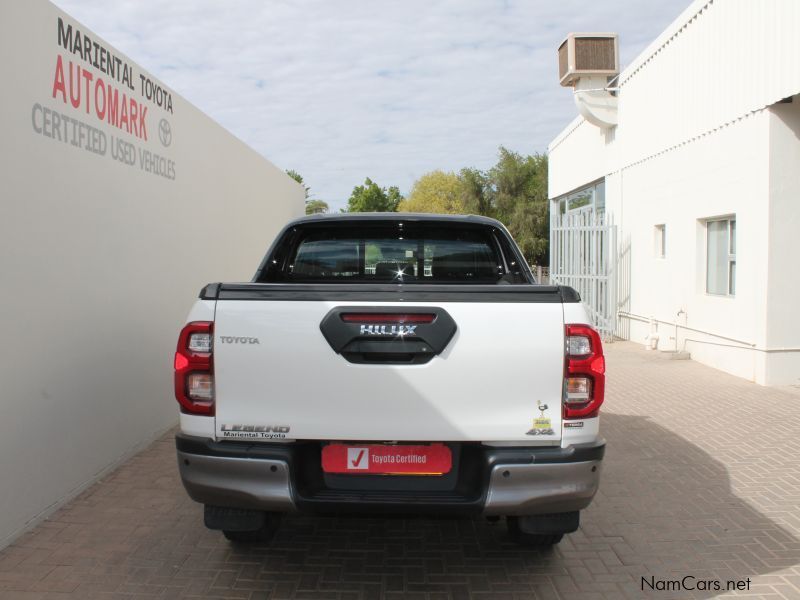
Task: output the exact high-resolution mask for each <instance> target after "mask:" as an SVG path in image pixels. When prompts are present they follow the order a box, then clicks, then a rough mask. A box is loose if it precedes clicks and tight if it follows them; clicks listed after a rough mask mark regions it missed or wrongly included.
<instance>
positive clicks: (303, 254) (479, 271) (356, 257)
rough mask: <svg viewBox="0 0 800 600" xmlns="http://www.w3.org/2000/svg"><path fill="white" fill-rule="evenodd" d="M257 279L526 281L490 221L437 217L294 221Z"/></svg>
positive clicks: (269, 280)
mask: <svg viewBox="0 0 800 600" xmlns="http://www.w3.org/2000/svg"><path fill="white" fill-rule="evenodd" d="M266 267H267V268H266V269H265V270H264V272H263V273H262V277H261V278H260V280H259V281H261V282H264V283H268V282H298V283H299V282H303V283H403V284H406V283H407V284H414V283H473V284H493V283H527V282H528V279H527V278H526V277H525V273H524V271H523V269H522V267H521V265H520V264H519V260H518V258H517V256H516V253H514V252H513V251H511V249H510V247H509V244H508V241H507V240H505V239H504V237H501V236H499V235H497V232H496V230H495V229H494V228H492V227H486V226H481V227H475V226H472V227H454V226H452V225H449V226H443V225H441V224H437V223H403V224H402V225H400V224H399V223H395V224H371V223H361V224H358V226H353V225H352V224H351V225H350V226H345V227H342V226H327V227H322V226H319V225H318V226H315V227H309V226H306V227H298V228H295V229H294V230H292V231H288V232H286V234H285V235H284V237H283V239H282V240H281V241H280V242H279V243H278V244H277V245H276V247H275V250H274V251H273V256H271V257H268V261H267V264H266Z"/></svg>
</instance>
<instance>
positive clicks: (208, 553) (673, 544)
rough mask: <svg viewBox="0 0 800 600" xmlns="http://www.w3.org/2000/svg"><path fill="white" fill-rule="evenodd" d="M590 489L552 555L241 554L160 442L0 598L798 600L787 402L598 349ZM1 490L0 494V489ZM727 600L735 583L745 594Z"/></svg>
mask: <svg viewBox="0 0 800 600" xmlns="http://www.w3.org/2000/svg"><path fill="white" fill-rule="evenodd" d="M608 355H609V360H608V363H609V382H610V385H609V390H608V400H607V403H606V406H605V411H604V413H603V431H604V433H605V435H606V437H607V438H608V441H609V445H608V451H607V454H606V461H605V467H604V468H605V471H604V477H603V480H602V484H601V490H600V492H599V494H598V496H597V497H596V499H595V502H594V504H593V505H592V507H591V508H590V509H589V510H587V511H586V512H585V513H584V518H583V525H582V527H581V529H580V530H579V531H578V532H576V533H574V534H572V535H569V536H567V537H566V538H565V540H564V541H563V542H562V543H561V544H560V545H559V546H558V547H557V548H556V549H555V550H553V551H551V552H539V551H531V550H528V549H522V548H518V547H516V546H514V545H513V544H512V543H511V542H510V541H509V540H508V538H507V535H506V532H505V527H504V524H503V523H502V522H500V523H497V524H490V523H487V522H485V521H483V520H474V521H471V520H444V519H385V520H384V519H368V520H364V519H357V518H308V517H295V518H290V519H286V520H284V522H283V524H282V526H281V528H280V530H279V533H278V535H277V538H276V539H275V540H274V541H273V542H272V543H271V544H269V545H264V546H260V547H255V548H252V549H249V550H241V549H238V548H233V547H231V546H230V545H229V544H228V543H227V542H226V541H225V540H224V539H223V538H222V536H221V535H218V534H216V533H212V532H208V531H206V530H205V529H204V528H203V526H202V512H201V509H200V507H199V506H198V505H195V504H194V503H192V502H191V501H189V500H188V499H187V498H186V496H185V494H184V492H183V489H182V488H181V486H180V483H179V481H178V478H177V473H176V466H175V461H174V450H173V446H172V441H171V438H170V437H169V436H165V437H164V438H163V439H161V440H159V441H158V442H156V443H155V444H153V445H152V446H151V447H150V448H148V449H147V450H146V451H144V452H142V453H141V454H140V455H138V456H136V457H135V458H133V459H132V460H131V461H129V462H128V463H127V464H125V465H124V466H123V467H121V468H120V469H118V470H117V471H116V472H114V473H113V474H111V475H110V476H109V477H107V478H106V479H105V480H104V481H102V482H100V483H98V484H97V485H95V486H93V487H92V488H90V489H89V490H87V491H86V492H85V493H83V494H82V495H81V496H80V497H79V498H78V499H76V500H75V501H74V502H72V503H71V504H69V505H68V506H66V507H65V508H63V509H62V510H60V511H59V512H57V513H56V514H55V515H53V517H52V518H51V519H50V520H48V521H47V522H45V523H43V524H42V525H40V526H39V527H38V528H36V529H35V530H33V531H31V532H30V533H28V534H26V535H25V536H23V537H22V538H21V539H19V540H18V541H17V543H16V544H14V545H13V546H11V547H9V548H7V549H6V550H5V551H3V552H2V553H0V598H3V599H6V598H14V599H16V598H19V599H28V598H30V599H33V598H53V599H55V598H59V599H62V598H64V599H65V598H80V599H82V600H83V599H92V598H105V599H109V600H117V599H123V598H125V599H129V598H179V597H180V598H245V599H252V600H256V599H261V598H335V599H342V600H344V599H346V598H353V599H356V598H364V599H367V598H381V597H385V598H397V599H399V598H410V599H420V600H421V599H428V600H439V599H441V600H445V599H452V600H457V599H463V598H469V597H474V598H486V599H493V600H494V599H499V600H502V599H506V598H507V599H520V598H619V597H630V598H639V597H646V598H692V597H696V598H710V597H714V596H715V595H717V594H719V593H720V592H716V591H700V590H695V591H686V590H684V591H680V592H677V591H672V592H669V591H650V589H649V588H648V587H645V590H642V578H643V577H645V578H647V579H648V581H649V580H650V577H653V578H654V580H653V584H654V585H655V586H656V587H658V586H659V583H658V582H659V581H661V582H662V583H661V584H660V585H661V586H663V585H666V583H664V582H665V581H666V580H674V579H681V578H683V577H684V576H687V575H689V576H692V577H695V578H696V579H694V580H691V579H688V580H687V583H691V582H694V584H695V585H697V584H698V583H699V582H700V581H701V580H719V581H721V585H722V586H723V587H724V586H725V585H726V581H727V580H741V581H743V582H745V580H746V579H747V578H749V579H750V586H749V587H750V589H749V592H741V593H742V594H749V595H750V596H751V597H763V598H800V566H798V564H799V563H800V541H799V538H800V435H798V431H797V430H798V425H800V394H798V393H796V392H794V393H793V392H792V391H791V390H776V389H768V388H762V387H759V386H756V385H754V384H750V383H747V382H744V381H742V380H740V379H737V378H734V377H731V376H728V375H725V374H723V373H720V372H718V371H714V370H712V369H709V368H706V367H703V366H701V365H698V364H696V363H694V362H691V361H669V360H666V359H664V358H661V357H659V356H657V355H654V354H652V353H649V352H647V351H645V350H642V349H641V348H640V347H639V346H635V345H633V344H629V343H616V344H613V345H610V346H609V347H608ZM5 484H7V482H4V483H3V485H5ZM742 585H745V583H743V584H742Z"/></svg>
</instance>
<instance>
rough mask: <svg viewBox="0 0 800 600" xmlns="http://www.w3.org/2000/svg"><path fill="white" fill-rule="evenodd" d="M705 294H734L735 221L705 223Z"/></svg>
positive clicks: (725, 219) (715, 220) (728, 219)
mask: <svg viewBox="0 0 800 600" xmlns="http://www.w3.org/2000/svg"><path fill="white" fill-rule="evenodd" d="M706 292H707V293H709V294H717V295H721V296H733V295H735V294H736V219H735V218H732V217H728V218H723V219H713V220H708V221H706Z"/></svg>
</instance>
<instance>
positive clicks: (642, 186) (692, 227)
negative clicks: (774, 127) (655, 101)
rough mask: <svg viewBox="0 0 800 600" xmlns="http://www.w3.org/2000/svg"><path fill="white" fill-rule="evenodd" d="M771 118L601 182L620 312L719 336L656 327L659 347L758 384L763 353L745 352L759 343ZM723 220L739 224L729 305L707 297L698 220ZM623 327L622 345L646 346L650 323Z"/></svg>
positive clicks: (760, 117)
mask: <svg viewBox="0 0 800 600" xmlns="http://www.w3.org/2000/svg"><path fill="white" fill-rule="evenodd" d="M769 118H770V115H769V111H766V110H765V111H761V112H759V113H756V114H754V115H751V116H749V117H748V118H746V119H743V120H741V121H737V122H736V123H734V124H733V125H730V126H728V127H724V128H722V129H720V130H718V131H716V132H714V133H713V134H712V135H708V136H705V137H703V138H701V139H699V140H696V141H694V142H692V143H690V144H686V145H683V146H680V147H679V148H676V149H674V150H672V151H670V152H667V153H665V154H663V155H661V156H659V157H658V158H657V159H654V160H649V161H645V162H642V163H639V164H637V165H634V166H631V167H629V168H627V169H625V170H623V171H621V172H617V173H614V174H612V175H609V177H608V179H607V180H606V208H607V211H608V213H609V214H610V215H611V216H612V218H613V220H614V222H615V223H617V225H618V227H619V234H618V238H619V243H620V246H621V249H622V251H623V256H624V257H625V258H624V259H623V261H624V264H622V265H620V273H622V274H623V277H624V278H625V279H627V280H628V281H624V280H623V281H621V282H620V283H621V284H622V287H623V289H629V290H630V294H629V300H628V301H627V302H624V304H623V305H622V306H621V307H620V309H621V310H622V311H623V312H628V313H632V314H633V315H636V316H638V317H644V318H650V317H653V318H655V319H658V320H661V321H665V322H667V323H674V322H677V323H678V324H680V325H684V326H686V327H691V328H693V329H699V330H702V331H704V332H708V333H710V334H716V335H706V334H703V333H699V332H696V331H687V330H685V329H679V331H678V339H677V342H676V341H675V339H674V338H675V328H674V327H673V326H668V325H665V324H661V325H659V328H658V333H659V338H660V339H659V349H661V350H673V349H675V348H676V347H677V349H679V350H688V351H689V352H691V354H692V358H694V359H696V360H698V361H700V362H703V363H705V364H708V365H711V366H713V367H716V368H718V369H722V370H724V371H728V372H730V373H734V374H736V375H739V376H741V377H745V378H747V379H750V380H753V381H758V382H761V383H764V382H765V372H764V369H765V366H764V354H763V353H759V352H754V351H753V350H752V347H754V346H756V347H760V348H763V347H764V344H765V343H766V328H765V327H766V295H767V271H766V269H765V265H766V264H767V260H768V254H767V236H766V232H767V219H768V199H767V183H768V180H769V161H768V156H769V152H768V148H769V144H768V140H769V138H768V134H769V127H768V123H769ZM722 215H735V216H736V222H737V267H736V268H737V286H736V294H735V296H733V297H722V296H713V295H709V294H707V293H706V292H705V255H706V251H705V229H704V220H705V219H707V218H709V217H716V216H722ZM658 224H664V225H666V253H665V257H664V258H658V257H656V254H655V249H654V228H655V225H658ZM620 300H621V301H624V300H625V294H622V295H620ZM681 310H683V314H681V315H680V316H678V312H679V311H681ZM620 321H621V325H622V328H623V330H624V331H625V332H626V333H627V335H626V337H629V339H631V340H634V341H637V342H640V343H645V337H646V336H647V335H648V333H649V332H650V326H649V325H648V324H647V323H642V322H640V321H637V320H635V318H634V319H626V318H623V319H621V320H620ZM719 336H724V337H725V338H731V339H722V337H719ZM670 338H672V339H670ZM734 340H735V341H734Z"/></svg>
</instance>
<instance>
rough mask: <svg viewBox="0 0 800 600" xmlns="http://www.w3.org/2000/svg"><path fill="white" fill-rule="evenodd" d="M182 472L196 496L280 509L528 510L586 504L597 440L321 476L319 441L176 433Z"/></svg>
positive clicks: (465, 448)
mask: <svg viewBox="0 0 800 600" xmlns="http://www.w3.org/2000/svg"><path fill="white" fill-rule="evenodd" d="M175 441H176V447H177V451H178V465H179V468H180V474H181V480H182V481H183V485H184V487H185V488H186V491H187V492H188V493H189V496H190V497H191V498H192V499H193V500H195V501H197V502H201V503H203V504H208V505H214V506H228V507H232V508H247V509H256V510H268V511H278V512H291V511H296V510H299V511H304V512H359V513H364V512H397V513H416V512H419V513H445V514H485V515H535V514H545V513H556V512H570V511H575V510H581V509H583V508H586V507H587V506H588V505H589V503H590V502H591V500H592V498H593V497H594V495H595V493H596V492H597V487H598V484H599V480H600V471H601V465H602V459H603V454H604V451H605V441H604V440H598V441H596V442H592V443H589V444H578V445H574V446H570V447H569V448H531V447H503V448H495V447H488V446H480V445H461V446H459V447H457V448H456V454H457V456H458V459H457V460H456V461H454V465H453V472H452V473H451V475H449V476H445V477H442V478H436V479H433V478H425V477H402V478H386V477H381V476H377V477H363V476H359V477H353V476H347V475H345V476H339V477H333V478H332V477H330V476H325V475H324V474H323V473H322V472H321V469H320V466H319V444H314V443H294V444H273V443H270V444H266V443H262V444H250V443H247V442H229V441H225V442H215V441H213V440H208V439H203V438H197V437H191V436H186V435H183V434H178V435H177V436H176V438H175Z"/></svg>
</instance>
